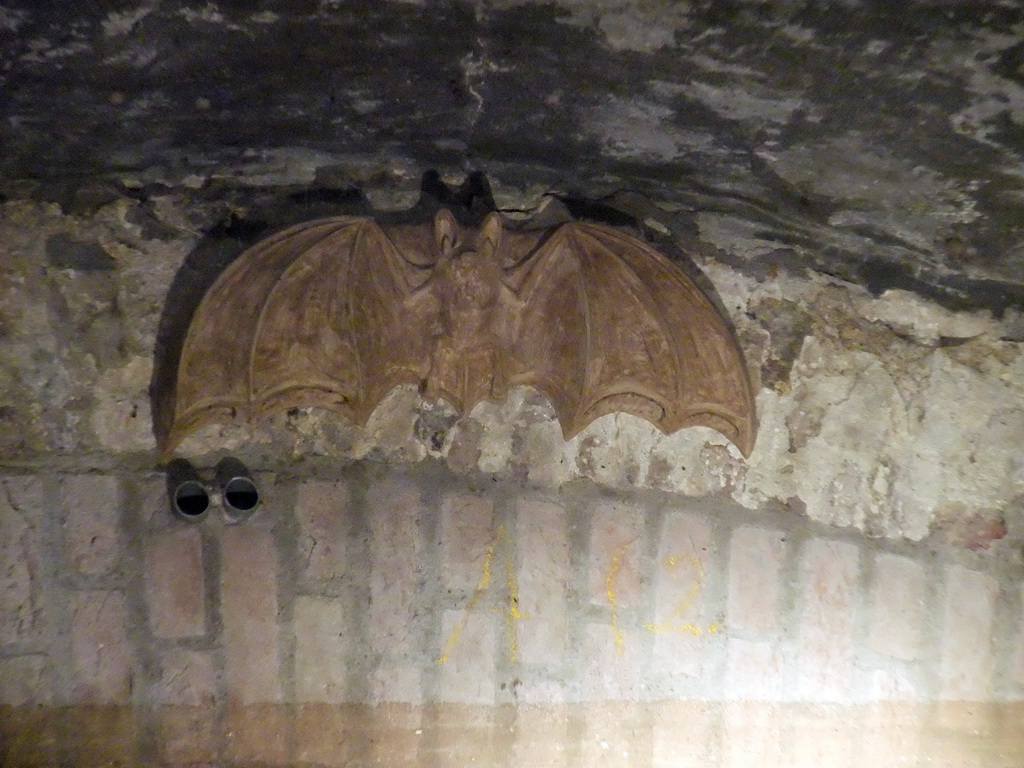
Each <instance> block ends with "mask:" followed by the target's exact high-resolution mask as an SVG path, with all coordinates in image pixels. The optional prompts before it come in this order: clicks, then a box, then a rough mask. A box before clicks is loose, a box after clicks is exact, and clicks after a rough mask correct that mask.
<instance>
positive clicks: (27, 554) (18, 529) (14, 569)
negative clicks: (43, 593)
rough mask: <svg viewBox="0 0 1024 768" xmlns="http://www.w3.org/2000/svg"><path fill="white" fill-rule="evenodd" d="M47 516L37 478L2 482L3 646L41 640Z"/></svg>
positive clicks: (0, 568)
mask: <svg viewBox="0 0 1024 768" xmlns="http://www.w3.org/2000/svg"><path fill="white" fill-rule="evenodd" d="M43 514H44V509H43V492H42V484H41V483H40V482H39V481H38V480H36V479H34V478H24V477H8V478H4V479H3V480H2V481H0V645H4V644H6V643H17V642H25V641H28V640H33V639H37V638H38V636H39V633H40V630H41V626H40V619H41V612H42V609H43V606H42V605H41V604H40V602H39V599H40V598H39V593H40V565H41V554H42V553H41V549H40V547H41V542H40V532H39V528H38V523H39V521H40V520H41V519H42V515H43Z"/></svg>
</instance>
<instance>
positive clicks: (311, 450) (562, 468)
mask: <svg viewBox="0 0 1024 768" xmlns="http://www.w3.org/2000/svg"><path fill="white" fill-rule="evenodd" d="M282 189H284V191H283V192H280V193H279V197H282V198H284V197H286V192H289V191H293V190H292V188H282ZM414 189H415V183H414V182H412V181H410V180H405V181H402V182H397V183H391V184H387V185H378V186H377V187H373V186H370V187H368V189H367V192H368V193H369V195H370V197H371V199H373V200H375V201H376V202H377V203H378V204H379V205H380V206H381V207H390V208H397V207H403V205H402V203H403V201H405V205H408V201H409V200H410V199H412V198H414V196H415V194H414ZM243 192H245V194H243ZM273 193H274V188H270V189H269V191H267V190H260V189H257V190H256V191H255V192H254V191H253V190H252V188H250V189H249V190H248V191H247V192H246V190H244V189H243V190H242V191H239V189H237V188H235V189H234V190H233V191H231V190H217V191H214V192H210V193H200V192H193V193H190V192H187V191H184V190H177V191H174V190H168V189H166V188H162V187H159V186H158V187H155V188H147V189H144V190H135V191H132V190H130V189H125V188H121V189H120V190H118V189H115V188H112V187H109V186H103V185H94V186H92V187H89V186H86V187H84V188H82V189H79V191H78V192H77V193H75V195H72V196H71V197H69V198H67V199H64V200H63V205H58V204H57V203H52V202H51V203H48V202H40V201H38V200H33V199H30V198H26V199H19V200H14V201H11V202H8V203H6V204H5V205H4V206H3V207H2V209H0V210H2V213H0V242H2V243H4V246H3V248H4V251H3V255H4V258H3V260H2V261H0V359H2V360H3V365H2V366H0V461H2V462H3V463H5V464H12V465H19V466H40V467H42V466H65V467H71V468H78V469H82V468H88V467H111V466H113V465H115V464H123V463H124V462H126V461H127V462H129V463H130V464H133V465H135V466H152V464H153V462H154V461H155V459H154V455H153V445H154V444H153V438H152V430H151V420H150V416H151V415H150V410H149V402H150V400H149V392H148V387H149V385H150V380H151V376H152V371H153V355H154V340H155V338H156V334H157V330H158V326H159V323H160V313H161V310H162V308H163V305H164V300H165V297H166V296H167V295H168V291H169V290H170V288H171V285H172V281H174V280H175V276H176V275H178V277H179V278H180V276H181V275H180V272H181V266H182V264H183V263H184V262H185V259H186V257H187V256H189V254H190V253H192V254H193V255H194V253H193V252H194V251H196V250H198V249H200V246H202V248H204V249H205V250H203V251H202V253H204V254H205V258H206V263H210V262H216V260H217V259H220V260H221V261H226V260H227V259H228V258H229V257H230V254H231V253H232V252H236V251H237V250H238V248H239V247H240V241H241V239H243V236H242V235H239V234H238V232H240V231H241V232H244V230H245V226H244V225H245V224H246V223H248V224H249V226H250V228H252V227H253V226H255V225H254V224H253V222H254V221H257V220H259V210H257V209H258V206H257V205H256V204H255V203H254V202H253V200H254V199H255V198H257V197H258V196H259V195H263V196H264V197H270V196H272V194H273ZM410 193H412V194H411V195H410ZM497 195H498V198H499V204H502V205H505V206H507V207H518V208H523V207H529V206H530V205H533V204H536V203H537V202H538V199H539V198H538V197H537V196H536V190H523V189H514V188H505V189H502V188H499V189H498V190H497ZM266 208H267V206H266V205H265V206H264V210H265V209H266ZM327 210H329V206H328V207H324V206H321V207H320V208H317V209H315V211H314V210H312V209H310V212H311V213H320V214H323V213H325V212H326V211H327ZM644 214H645V221H646V224H645V227H646V228H647V231H648V233H651V232H654V233H656V232H658V231H663V232H669V233H671V232H672V230H671V229H670V228H669V226H668V224H671V223H672V218H671V216H670V215H669V214H668V213H666V212H665V211H663V210H661V209H659V208H658V207H657V206H654V205H653V204H648V205H647V207H646V208H645V209H644ZM232 216H234V217H235V218H234V219H232V218H231V217H232ZM659 216H660V217H661V218H660V219H659ZM231 221H235V222H236V224H235V225H234V228H232V227H231V226H226V225H225V222H229V223H230V222H231ZM259 221H261V223H262V224H263V225H266V224H267V222H266V221H263V220H259ZM238 222H241V224H238ZM665 222H668V224H666V223H665ZM270 223H273V222H270ZM218 227H219V228H220V229H218ZM215 231H219V232H221V236H220V239H217V238H213V239H212V240H211V237H212V236H211V235H209V233H210V232H215ZM225 232H226V233H227V234H224V233H225ZM211 242H212V245H211ZM665 243H666V248H667V249H669V250H670V249H671V242H670V241H668V240H666V241H665ZM670 252H672V251H671V250H670ZM715 254H716V252H715V251H714V250H713V249H709V248H706V247H705V248H703V250H702V251H700V252H698V253H696V254H695V255H696V259H697V265H698V266H699V267H700V268H701V269H702V270H703V272H704V274H705V275H706V276H707V277H708V278H709V279H710V281H711V282H712V283H713V285H714V287H715V288H716V290H717V292H718V294H719V297H720V298H721V301H722V303H723V305H724V307H725V309H726V311H727V312H728V313H729V316H730V319H731V320H732V322H733V323H734V324H735V327H736V329H737V334H738V337H739V339H740V342H741V345H742V347H743V349H744V351H745V354H746V355H747V360H748V363H749V366H750V369H751V375H752V377H753V379H754V381H755V388H756V390H757V392H758V396H757V407H758V417H759V419H760V433H759V435H758V440H757V444H756V448H755V451H754V453H753V455H752V456H751V458H750V460H749V461H745V460H743V459H742V458H741V457H740V456H739V454H738V453H737V452H736V450H735V449H734V448H733V447H732V446H730V445H728V444H727V443H726V441H725V440H724V439H722V438H721V437H719V436H718V435H717V434H716V433H714V432H712V431H710V430H705V429H692V430H684V431H682V432H679V433H677V434H675V435H672V436H668V437H666V436H664V435H662V434H660V433H659V432H657V430H655V429H654V428H653V427H651V426H650V425H649V424H648V423H647V422H644V421H642V420H640V419H636V418H633V417H630V416H623V415H611V416H606V417H604V418H602V419H600V420H598V421H597V422H595V423H594V424H593V425H591V427H589V428H588V429H586V430H585V431H584V432H583V433H581V434H580V435H578V436H577V437H576V438H575V439H573V440H571V441H569V442H565V441H564V440H563V439H562V436H561V433H560V430H559V428H558V425H557V423H556V422H555V421H554V419H553V413H552V410H551V408H550V406H549V404H548V403H547V402H546V400H545V399H544V398H543V397H541V396H539V395H538V394H537V393H536V392H534V391H533V390H529V389H519V390H516V391H514V392H513V393H512V395H511V396H510V397H509V398H508V400H507V402H505V403H499V404H482V405H481V406H479V407H477V409H476V410H475V411H474V412H473V413H471V414H468V415H465V416H463V417H462V418H458V416H457V414H455V413H454V412H452V410H451V409H450V408H448V407H447V405H446V404H444V403H440V404H431V403H425V402H423V401H422V400H421V399H420V398H419V396H418V395H417V394H416V393H415V392H414V391H412V390H411V389H399V390H395V391H394V392H393V393H392V395H391V396H390V397H389V398H387V400H386V401H385V402H384V403H383V404H382V405H381V406H380V407H379V408H378V410H377V412H376V413H375V415H374V416H373V418H372V419H371V421H370V424H369V425H368V427H367V428H366V429H361V428H356V427H353V426H352V425H350V424H348V423H346V422H345V420H344V419H342V418H340V417H337V416H334V415H332V414H329V413H321V412H317V411H311V410H293V411H290V412H287V413H282V414H279V415H278V416H277V417H275V418H273V419H271V420H270V421H269V422H267V423H266V424H263V425H260V426H257V427H255V428H251V429H250V428H245V427H237V426H231V427H227V428H223V429H221V428H211V429H207V430H204V431H203V432H201V433H199V434H198V435H196V436H195V437H193V438H192V439H190V440H189V441H188V442H186V444H184V445H183V446H182V447H181V452H182V453H183V454H185V455H198V456H202V455H206V454H209V453H212V452H216V451H219V450H225V449H227V450H232V451H236V452H239V453H240V454H242V455H243V456H244V457H245V458H247V459H248V460H249V461H250V463H252V464H253V465H254V466H258V467H268V468H270V467H281V466H291V465H292V464H294V463H296V462H301V461H302V460H304V459H305V458H308V457H317V456H331V457H336V458H338V459H341V460H349V459H360V458H376V459H382V460H385V461H388V462H392V463H399V464H401V463H414V462H418V461H421V460H422V459H424V458H426V457H434V458H439V459H441V460H443V461H444V462H445V463H447V464H448V466H450V467H451V468H452V469H454V470H456V471H457V472H472V471H481V472H486V473H491V474H493V475H495V476H496V477H501V478H515V479H518V480H521V481H523V482H525V483H527V484H530V485H535V486H538V487H542V488H547V489H557V488H558V487H560V486H561V485H563V484H564V483H566V482H569V481H571V480H573V479H575V478H589V479H591V480H594V481H595V482H597V483H599V484H601V485H604V486H607V487H610V488H656V489H660V490H666V491H671V492H677V493H680V494H683V495H685V496H688V497H706V496H711V497H719V498H726V499H731V500H734V501H736V502H738V503H740V504H741V505H743V506H745V507H747V508H749V509H755V508H760V507H762V506H763V505H765V504H768V503H780V504H783V505H786V506H788V507H790V508H791V509H794V510H796V511H798V512H799V513H801V514H804V515H806V516H807V518H808V519H810V520H814V521H819V522H825V523H829V524H832V525H836V526H840V527H851V528H855V529H857V530H859V531H862V532H864V533H866V534H868V535H871V536H884V537H890V538H906V539H909V540H914V541H918V540H922V539H924V538H926V537H927V536H928V535H929V534H930V533H933V532H936V531H943V532H944V533H943V535H949V536H952V537H954V538H959V539H962V540H963V541H964V545H965V546H969V547H988V546H989V542H990V541H991V540H992V539H998V538H1000V537H1003V536H1006V537H1007V541H1006V542H1004V544H1005V547H1004V548H1005V550H1006V552H1007V554H1008V556H1015V554H1014V553H1016V550H1017V543H1016V542H1018V541H1019V540H1020V539H1021V538H1024V520H1022V515H1024V450H1022V448H1024V407H1022V406H1024V355H1022V344H1021V342H1020V341H1019V340H1016V339H1018V338H1019V335H1018V334H1017V332H1016V329H1015V325H1014V324H1015V323H1016V322H1017V320H1016V315H1014V314H1013V313H1012V312H1007V313H1005V314H1004V315H1002V316H1001V317H995V316H993V315H992V314H991V313H990V312H989V311H976V312H953V311H950V310H947V309H944V308H942V307H939V306H937V305H935V304H932V303H929V302H928V301H926V300H924V299H922V298H920V297H918V296H916V295H914V294H910V293H906V292H901V291H896V290H892V291H886V292H884V293H882V294H881V295H879V296H877V297H875V296H873V295H872V294H870V293H868V292H867V291H866V290H864V289H861V288H858V287H856V286H853V285H850V284H847V283H843V282H841V281H839V280H836V279H834V278H827V277H822V276H820V275H817V274H815V273H796V272H791V271H784V270H783V271H777V272H774V273H771V274H763V275H753V274H750V273H748V272H744V271H740V270H738V269H736V268H733V267H730V266H726V265H725V264H724V263H722V262H721V261H719V260H718V259H716V258H715ZM185 271H187V270H185ZM965 521H966V522H965ZM964 526H966V528H964ZM961 529H963V530H961Z"/></svg>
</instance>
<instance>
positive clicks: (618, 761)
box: [580, 701, 650, 768]
mask: <svg viewBox="0 0 1024 768" xmlns="http://www.w3.org/2000/svg"><path fill="white" fill-rule="evenodd" d="M643 711H644V706H643V705H642V704H640V703H639V702H636V701H605V702H593V703H590V704H588V706H587V707H586V708H585V712H586V720H585V723H584V729H583V743H582V745H581V748H580V751H581V753H582V758H583V760H582V764H583V765H586V766H588V768H590V767H593V768H598V766H600V767H601V768H633V766H635V765H637V764H643V762H644V757H645V753H647V751H648V749H649V748H650V729H649V726H647V727H645V720H646V718H644V717H643Z"/></svg>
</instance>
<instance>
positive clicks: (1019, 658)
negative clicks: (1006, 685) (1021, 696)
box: [1013, 584, 1024, 685]
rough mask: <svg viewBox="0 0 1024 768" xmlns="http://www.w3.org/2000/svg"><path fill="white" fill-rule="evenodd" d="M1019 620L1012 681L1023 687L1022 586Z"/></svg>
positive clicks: (1020, 590) (1022, 587) (1023, 626)
mask: <svg viewBox="0 0 1024 768" xmlns="http://www.w3.org/2000/svg"><path fill="white" fill-rule="evenodd" d="M1018 594H1019V610H1020V614H1019V616H1020V619H1019V620H1018V622H1017V649H1016V656H1015V658H1014V663H1013V680H1014V682H1015V683H1017V685H1024V584H1021V585H1020V588H1019V592H1018Z"/></svg>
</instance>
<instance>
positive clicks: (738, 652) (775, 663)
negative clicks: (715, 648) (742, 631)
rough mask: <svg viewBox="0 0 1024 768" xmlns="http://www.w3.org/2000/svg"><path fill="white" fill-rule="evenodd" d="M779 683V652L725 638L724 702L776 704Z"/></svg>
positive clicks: (760, 644)
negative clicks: (770, 702)
mask: <svg viewBox="0 0 1024 768" xmlns="http://www.w3.org/2000/svg"><path fill="white" fill-rule="evenodd" d="M782 682H783V661H782V650H781V649H780V648H779V647H778V646H777V645H776V644H775V643H771V642H768V641H765V640H744V639H742V638H738V637H733V638H729V641H728V646H727V661H726V670H725V694H726V698H727V699H728V700H730V701H778V700H779V699H781V697H782Z"/></svg>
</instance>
